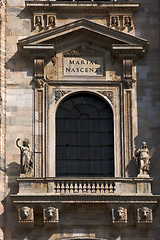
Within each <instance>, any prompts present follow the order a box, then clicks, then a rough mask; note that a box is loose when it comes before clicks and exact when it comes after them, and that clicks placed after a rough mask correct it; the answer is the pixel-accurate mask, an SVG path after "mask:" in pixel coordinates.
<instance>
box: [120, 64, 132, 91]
mask: <svg viewBox="0 0 160 240" xmlns="http://www.w3.org/2000/svg"><path fill="white" fill-rule="evenodd" d="M132 67H133V59H123V79H122V82H123V83H124V86H125V87H126V88H131V87H132V83H133V78H132Z"/></svg>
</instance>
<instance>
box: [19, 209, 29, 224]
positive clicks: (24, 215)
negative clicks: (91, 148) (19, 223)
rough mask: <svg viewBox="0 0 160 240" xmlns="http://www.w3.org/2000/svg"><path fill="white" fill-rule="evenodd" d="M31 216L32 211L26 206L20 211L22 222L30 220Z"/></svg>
mask: <svg viewBox="0 0 160 240" xmlns="http://www.w3.org/2000/svg"><path fill="white" fill-rule="evenodd" d="M30 215H31V209H30V208H29V207H26V206H25V207H22V208H21V209H20V217H21V220H24V221H27V220H30Z"/></svg>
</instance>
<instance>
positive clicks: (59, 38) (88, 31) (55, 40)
mask: <svg viewBox="0 0 160 240" xmlns="http://www.w3.org/2000/svg"><path fill="white" fill-rule="evenodd" d="M74 38H75V39H76V38H77V39H79V40H80V39H81V38H83V39H88V40H89V41H90V42H92V41H96V40H97V42H98V43H100V44H101V46H102V47H103V46H104V47H107V46H108V48H110V49H116V50H117V49H119V48H120V49H121V50H122V49H123V51H124V50H125V49H126V48H127V51H128V50H131V49H132V50H137V49H139V51H143V52H144V50H145V49H147V46H148V42H147V40H144V39H141V38H138V37H135V36H132V35H130V34H127V33H123V32H120V31H117V30H114V29H111V28H109V27H107V26H103V25H100V24H97V23H94V22H92V21H89V20H86V19H79V20H77V21H74V22H71V23H68V24H65V25H63V26H59V27H56V28H54V29H51V30H48V31H44V32H42V33H38V34H36V35H33V36H30V37H28V38H25V39H22V40H20V41H19V42H18V46H19V49H21V50H25V49H31V50H33V49H37V51H38V49H39V50H42V49H45V50H47V49H48V50H51V49H54V48H55V46H56V47H57V46H58V45H59V44H63V43H66V42H69V41H73V39H74ZM117 46H118V48H117Z"/></svg>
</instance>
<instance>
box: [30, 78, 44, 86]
mask: <svg viewBox="0 0 160 240" xmlns="http://www.w3.org/2000/svg"><path fill="white" fill-rule="evenodd" d="M33 82H34V86H35V87H36V88H43V87H44V81H43V79H38V78H34V81H33Z"/></svg>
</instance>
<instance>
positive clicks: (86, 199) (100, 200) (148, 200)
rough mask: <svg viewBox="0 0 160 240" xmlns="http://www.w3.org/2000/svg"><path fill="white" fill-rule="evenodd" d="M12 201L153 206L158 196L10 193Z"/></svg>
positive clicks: (21, 202) (24, 202) (15, 202)
mask: <svg viewBox="0 0 160 240" xmlns="http://www.w3.org/2000/svg"><path fill="white" fill-rule="evenodd" d="M10 197H11V199H12V201H13V203H14V204H15V205H16V206H17V205H20V204H26V202H27V203H28V204H36V203H37V204H42V203H44V204H45V203H48V202H49V203H50V204H61V203H64V204H68V203H70V204H73V201H76V203H85V204H86V203H88V204H91V203H93V204H104V203H105V204H106V203H107V204H117V205H120V204H132V205H133V204H135V205H138V206H144V205H146V204H147V206H154V205H156V204H157V203H158V201H159V199H160V196H159V195H139V196H138V195H126V194H125V195H123V196H122V195H114V196H113V195H109V196H104V195H103V196H100V195H98V194H97V195H94V196H93V195H86V196H82V195H70V196H69V195H63V196H61V195H57V196H55V195H52V194H50V195H46V194H42V193H41V194H38V193H37V194H34V195H33V194H32V195H30V194H24V195H20V194H18V195H10Z"/></svg>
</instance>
